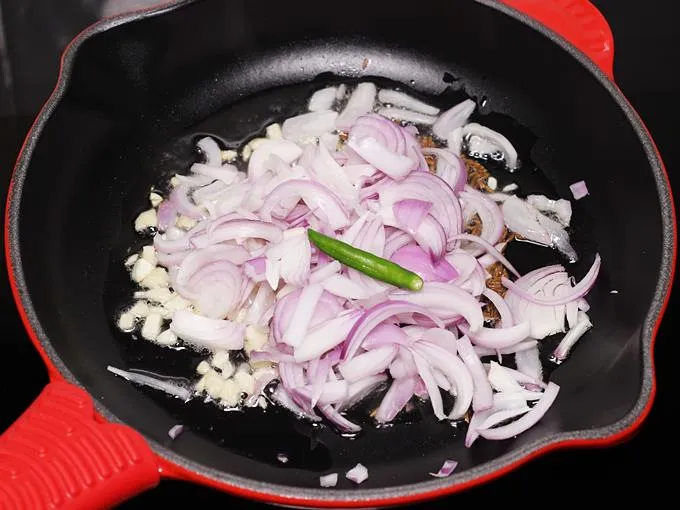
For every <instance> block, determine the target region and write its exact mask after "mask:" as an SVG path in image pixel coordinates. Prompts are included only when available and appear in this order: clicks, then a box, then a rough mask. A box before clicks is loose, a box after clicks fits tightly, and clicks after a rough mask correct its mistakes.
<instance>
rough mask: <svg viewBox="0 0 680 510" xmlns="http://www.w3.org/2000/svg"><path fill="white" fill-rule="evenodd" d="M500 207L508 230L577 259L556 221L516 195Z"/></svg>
mask: <svg viewBox="0 0 680 510" xmlns="http://www.w3.org/2000/svg"><path fill="white" fill-rule="evenodd" d="M501 208H502V211H503V217H504V218H505V224H506V225H507V226H508V228H509V229H510V230H512V231H513V232H515V233H516V234H519V235H521V236H522V237H524V238H525V239H528V240H530V241H534V242H536V243H539V244H542V245H544V246H550V247H553V248H557V249H558V250H559V251H560V252H561V253H562V254H564V256H566V257H567V258H568V259H569V260H570V261H576V260H578V255H577V254H576V251H575V250H574V248H572V246H571V244H570V243H569V234H568V233H567V232H566V230H564V228H563V227H562V225H560V224H559V223H558V222H556V221H555V220H553V219H550V218H548V217H547V216H545V215H544V214H542V213H541V212H540V211H539V210H538V209H536V208H535V207H534V206H532V205H530V204H529V203H527V202H525V201H524V200H521V199H520V198H517V197H516V196H511V197H509V198H508V199H507V200H506V201H505V202H503V205H502V207H501Z"/></svg>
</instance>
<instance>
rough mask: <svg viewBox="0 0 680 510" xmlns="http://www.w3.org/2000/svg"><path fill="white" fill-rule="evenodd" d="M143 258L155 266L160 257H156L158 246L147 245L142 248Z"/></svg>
mask: <svg viewBox="0 0 680 510" xmlns="http://www.w3.org/2000/svg"><path fill="white" fill-rule="evenodd" d="M142 258H143V259H144V260H146V261H147V262H148V263H149V264H153V265H154V266H155V265H156V264H158V258H157V257H156V248H154V247H153V246H151V245H149V246H145V247H144V248H142Z"/></svg>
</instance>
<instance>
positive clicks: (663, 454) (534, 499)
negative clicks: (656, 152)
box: [0, 0, 680, 509]
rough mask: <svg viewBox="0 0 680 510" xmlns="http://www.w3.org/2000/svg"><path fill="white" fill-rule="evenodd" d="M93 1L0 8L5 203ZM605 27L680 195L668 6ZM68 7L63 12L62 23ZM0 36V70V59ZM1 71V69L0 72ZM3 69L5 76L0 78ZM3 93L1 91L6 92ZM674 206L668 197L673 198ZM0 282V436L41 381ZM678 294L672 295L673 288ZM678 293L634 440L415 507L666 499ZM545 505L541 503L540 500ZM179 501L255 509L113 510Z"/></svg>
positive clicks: (161, 495)
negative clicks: (652, 398) (10, 85)
mask: <svg viewBox="0 0 680 510" xmlns="http://www.w3.org/2000/svg"><path fill="white" fill-rule="evenodd" d="M96 3H97V2H93V1H91V0H68V1H67V0H60V2H59V3H58V4H59V7H58V8H57V6H56V5H57V3H56V2H53V1H52V0H43V1H38V0H22V1H21V2H19V0H0V27H2V25H3V17H4V27H5V39H6V48H7V49H8V54H9V56H10V57H11V62H10V65H11V67H10V68H9V69H11V70H12V71H13V76H14V78H15V82H14V84H15V87H14V90H13V92H12V93H11V94H10V93H9V92H8V90H7V88H3V85H2V80H0V186H1V189H2V202H3V203H4V198H5V193H6V188H7V183H8V182H9V175H10V172H11V167H12V165H13V163H14V158H15V157H16V153H17V151H18V149H19V147H20V145H21V142H22V139H23V137H24V135H25V133H26V131H27V130H28V128H29V127H30V123H31V121H32V118H33V116H34V115H35V112H36V111H37V109H38V108H39V107H40V105H41V103H42V101H43V100H44V99H45V98H46V96H47V95H48V94H49V92H50V90H51V87H52V85H53V83H54V79H55V78H56V71H57V68H58V54H59V51H60V48H61V47H63V46H64V45H65V44H66V43H67V42H68V40H69V39H70V38H71V37H72V36H73V35H74V34H75V33H77V32H78V31H79V30H80V29H81V28H82V27H83V26H84V25H85V24H87V23H89V22H91V21H94V19H95V17H96V14H95V12H96V9H95V8H94V7H93V5H94V4H96ZM593 3H595V4H596V5H597V6H598V7H599V8H600V9H601V10H602V11H603V13H604V14H605V16H606V18H607V19H608V20H609V22H610V24H611V26H612V29H613V32H614V38H615V48H616V65H615V75H616V80H617V83H618V84H619V86H620V87H621V89H622V90H623V92H624V93H625V94H626V95H627V97H628V98H629V100H630V101H631V103H632V104H633V105H634V106H635V107H636V108H637V110H638V112H639V113H640V115H641V116H642V118H643V119H644V120H645V122H646V123H647V126H648V127H649V130H650V131H651V133H652V136H653V137H654V139H655V141H656V143H657V145H658V146H659V149H660V151H661V154H662V156H663V158H664V160H665V163H666V166H667V168H668V171H669V174H670V178H671V183H672V185H674V188H675V190H676V191H677V190H680V144H679V143H678V142H677V136H678V134H677V119H678V118H680V115H679V114H680V107H679V106H678V100H677V95H676V91H677V90H680V75H679V74H678V73H677V71H676V69H675V66H676V65H677V63H678V62H680V44H679V43H680V33H678V32H677V30H676V25H675V16H674V15H675V14H676V10H677V8H676V7H675V6H674V4H675V3H676V2H675V0H646V1H645V2H637V1H632V0H631V1H623V0H593ZM69 6H70V7H71V8H72V9H71V10H72V12H69ZM1 36H2V32H1V31H0V64H2V63H3V60H2V56H3V52H4V48H3V38H2V37H1ZM0 69H1V67H0ZM6 69H7V68H5V70H6ZM2 76H3V74H2V73H1V72H0V77H2ZM5 85H6V83H5ZM676 197H677V193H676ZM0 267H2V274H0V306H1V308H0V310H1V313H0V321H1V322H0V324H1V326H2V327H1V329H0V332H1V334H2V342H3V344H4V348H3V349H2V353H1V354H0V377H1V378H2V384H1V385H0V394H1V395H2V397H3V398H2V400H1V401H2V404H3V405H2V411H0V430H4V429H5V428H6V427H8V426H9V425H10V424H11V423H12V422H13V421H14V420H15V419H16V418H17V417H18V416H19V415H20V414H21V412H23V411H24V410H25V408H26V406H27V405H28V404H29V403H30V402H31V401H32V399H33V398H34V397H35V396H36V395H37V394H38V393H39V392H40V390H41V389H42V387H43V385H44V384H45V383H46V382H47V377H46V374H45V371H44V368H43V366H42V364H41V361H40V359H39V357H38V355H37V354H36V353H35V351H34V349H33V347H32V346H31V344H30V342H29V340H28V338H27V336H26V334H25V333H24V330H23V328H22V326H21V324H20V321H19V318H18V315H17V313H16V311H15V308H14V304H13V301H12V298H11V295H10V292H9V286H8V283H7V277H6V270H5V267H4V264H1V265H0ZM677 287H678V285H677V284H676V285H675V288H677ZM677 296H678V292H677V291H676V292H674V298H672V299H671V304H670V306H669V309H668V312H667V314H666V319H665V321H664V323H663V324H662V327H661V330H660V332H659V336H658V339H657V343H656V353H655V355H656V360H657V376H658V381H657V383H658V393H657V399H656V402H655V405H654V407H653V409H652V412H651V414H650V416H649V418H648V420H647V421H646V422H645V424H644V425H643V426H642V428H641V429H640V431H639V433H638V434H637V435H636V437H634V438H633V439H632V440H630V441H628V442H627V443H624V444H622V445H620V446H617V447H614V448H609V449H604V450H585V451H565V452H559V453H553V454H551V455H549V456H547V457H544V458H540V459H537V460H534V461H532V462H531V463H530V464H529V465H526V466H524V467H522V468H521V469H518V470H517V471H515V472H513V473H510V474H508V475H506V476H505V477H503V478H502V479H500V480H497V481H494V482H492V483H489V484H487V485H485V486H483V487H480V488H476V489H472V490H469V491H467V492H465V493H463V494H459V495H457V496H454V497H451V498H449V499H446V500H444V501H440V502H435V503H428V504H423V505H418V506H417V508H435V507H437V506H439V505H441V506H442V507H443V506H444V505H452V504H453V505H456V504H481V505H484V504H491V502H492V500H495V499H497V498H502V500H503V501H505V502H509V503H511V504H516V505H518V506H519V505H527V506H528V505H532V506H533V505H536V504H542V505H546V504H551V503H553V502H554V501H560V500H561V501H563V502H564V503H567V502H569V503H572V502H573V503H575V502H578V503H580V504H582V503H583V502H588V501H592V500H593V498H597V497H598V496H600V497H607V498H608V499H609V498H610V497H612V496H615V495H617V494H624V495H631V496H632V495H636V494H637V493H639V495H641V496H642V495H643V494H648V493H654V494H655V495H656V496H661V494H660V492H663V493H664V495H668V496H671V497H672V496H673V495H674V492H675V491H674V487H673V486H672V485H671V483H672V482H671V483H668V482H665V478H664V476H663V475H664V474H670V473H672V472H673V468H672V467H659V466H660V464H659V461H660V459H661V460H665V461H669V464H670V466H673V465H674V464H675V461H676V459H675V458H674V456H672V451H674V449H675V433H674V430H673V429H674V427H675V426H676V425H677V422H675V421H672V420H671V413H672V412H673V410H674V409H675V407H676V406H677V401H676V398H675V396H676V389H675V387H674V382H675V380H674V377H673V376H674V373H673V370H674V361H675V359H677V358H676V355H677V353H678V352H679V351H678V348H677V344H678V339H677V338H676V336H677V334H676V332H675V331H674V330H673V326H672V321H673V315H674V314H675V313H677V312H676V310H675V309H676V308H677V307H676V306H675V304H676V303H677V302H678V297H677ZM544 495H547V496H549V497H550V499H544ZM179 496H184V497H186V498H196V500H198V499H200V501H201V503H203V502H206V503H216V504H221V505H229V504H239V505H242V506H243V507H246V508H258V507H260V506H261V505H259V504H254V503H253V504H248V503H245V502H239V501H237V500H236V499H235V498H232V497H230V496H227V495H224V494H221V493H217V492H214V491H211V490H209V489H204V488H202V487H197V486H192V485H189V484H185V483H180V482H166V481H164V482H162V483H161V485H160V487H159V488H157V489H155V490H152V491H150V492H148V493H146V494H144V495H141V496H139V497H137V498H136V499H134V500H133V501H131V502H128V503H126V504H124V505H122V507H121V508H130V509H132V508H149V507H150V506H152V505H154V504H163V503H167V502H172V501H176V498H177V497H179Z"/></svg>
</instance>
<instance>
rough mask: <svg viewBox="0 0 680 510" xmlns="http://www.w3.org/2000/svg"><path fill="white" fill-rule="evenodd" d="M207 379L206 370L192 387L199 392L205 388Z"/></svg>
mask: <svg viewBox="0 0 680 510" xmlns="http://www.w3.org/2000/svg"><path fill="white" fill-rule="evenodd" d="M207 380H208V372H206V373H205V374H203V377H201V378H200V379H199V380H198V382H197V383H196V384H195V385H194V388H195V389H196V391H197V392H199V393H201V392H202V391H203V390H205V382H206V381H207Z"/></svg>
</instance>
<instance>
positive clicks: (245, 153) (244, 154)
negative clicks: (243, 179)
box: [241, 145, 253, 163]
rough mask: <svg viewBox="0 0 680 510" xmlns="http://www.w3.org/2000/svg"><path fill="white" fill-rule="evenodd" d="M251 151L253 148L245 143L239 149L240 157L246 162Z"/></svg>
mask: <svg viewBox="0 0 680 510" xmlns="http://www.w3.org/2000/svg"><path fill="white" fill-rule="evenodd" d="M252 153H253V149H251V148H250V145H246V146H245V147H244V148H243V150H242V151H241V159H242V160H243V161H244V162H246V163H247V162H248V160H249V159H250V155H251V154H252Z"/></svg>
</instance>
